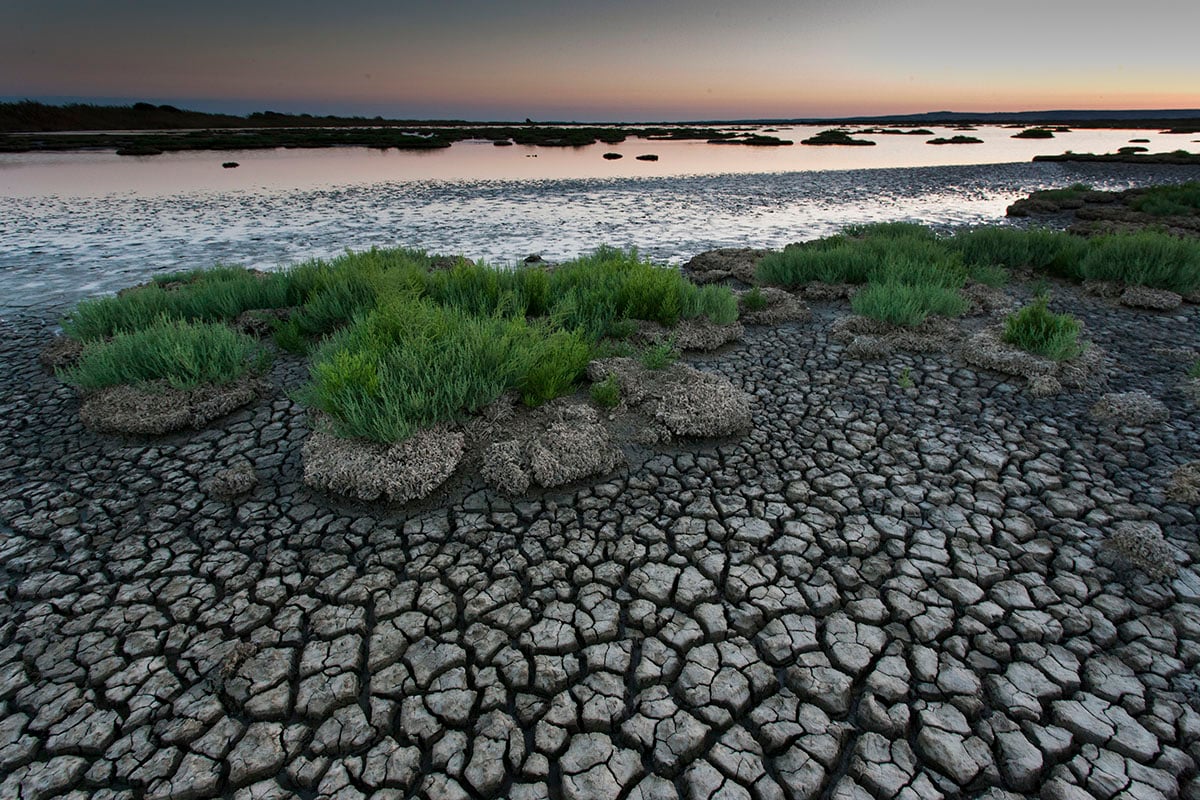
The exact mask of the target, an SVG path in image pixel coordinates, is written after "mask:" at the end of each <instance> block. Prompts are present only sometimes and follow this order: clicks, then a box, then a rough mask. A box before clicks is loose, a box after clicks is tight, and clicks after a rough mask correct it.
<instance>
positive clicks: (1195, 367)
mask: <svg viewBox="0 0 1200 800" xmlns="http://www.w3.org/2000/svg"><path fill="white" fill-rule="evenodd" d="M1188 377H1189V378H1200V361H1197V362H1196V363H1194V364H1192V365H1191V366H1190V367H1188Z"/></svg>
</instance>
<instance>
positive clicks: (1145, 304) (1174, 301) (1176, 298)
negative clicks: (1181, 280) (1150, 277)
mask: <svg viewBox="0 0 1200 800" xmlns="http://www.w3.org/2000/svg"><path fill="white" fill-rule="evenodd" d="M1121 305H1123V306H1128V307H1129V308H1144V309H1146V310H1148V311H1172V310H1174V309H1176V308H1179V306H1181V305H1183V297H1182V296H1181V295H1178V294H1175V292H1168V291H1167V290H1166V289H1151V288H1149V287H1146V286H1130V287H1129V288H1128V289H1126V290H1125V291H1124V292H1122V293H1121Z"/></svg>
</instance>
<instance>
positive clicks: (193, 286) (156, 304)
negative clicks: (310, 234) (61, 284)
mask: <svg viewBox="0 0 1200 800" xmlns="http://www.w3.org/2000/svg"><path fill="white" fill-rule="evenodd" d="M298 299H299V298H298V297H297V295H296V293H295V291H294V290H293V288H292V286H291V284H290V281H289V279H288V276H287V275H285V274H282V273H270V274H266V275H259V274H255V273H252V272H248V271H247V270H244V269H240V268H221V269H219V270H215V271H213V275H212V276H211V277H209V276H207V275H205V274H199V275H195V276H193V277H191V278H190V279H189V280H188V282H187V283H186V284H185V285H183V286H180V287H178V288H174V289H166V288H163V286H162V285H159V284H157V283H153V284H151V285H148V286H142V287H139V288H136V289H132V290H129V291H127V292H124V293H123V294H120V295H116V296H111V297H98V298H92V299H88V300H83V301H82V302H80V303H79V304H78V305H76V306H75V308H74V309H72V310H71V312H70V313H69V314H68V315H67V316H66V317H65V318H64V319H63V321H62V326H63V331H64V332H65V333H66V334H67V335H68V336H70V337H71V338H73V339H78V340H80V341H90V340H93V339H101V338H104V337H106V336H112V335H114V334H116V333H122V332H126V333H127V332H130V331H136V330H140V329H143V328H147V327H150V326H151V325H154V324H156V323H157V321H158V320H160V319H162V318H164V317H165V318H168V319H178V320H190V321H200V322H218V321H223V320H231V319H233V318H234V317H236V316H237V315H238V314H240V313H242V312H243V311H248V310H250V309H252V308H283V307H285V306H289V305H294V304H295V303H296V301H297V300H298Z"/></svg>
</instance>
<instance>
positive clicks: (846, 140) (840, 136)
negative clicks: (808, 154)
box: [800, 128, 875, 147]
mask: <svg viewBox="0 0 1200 800" xmlns="http://www.w3.org/2000/svg"><path fill="white" fill-rule="evenodd" d="M800 144H812V145H839V144H840V145H850V146H855V147H864V146H869V145H873V144H875V142H872V141H871V140H869V139H855V138H854V137H853V136H851V135H850V133H849V131H845V130H842V129H841V128H831V129H830V130H827V131H821V132H820V133H818V134H815V135H813V136H810V137H809V138H807V139H801V140H800Z"/></svg>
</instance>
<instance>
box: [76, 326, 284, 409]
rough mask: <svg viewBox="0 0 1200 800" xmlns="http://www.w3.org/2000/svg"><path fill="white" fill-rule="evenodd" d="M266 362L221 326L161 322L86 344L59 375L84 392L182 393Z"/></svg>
mask: <svg viewBox="0 0 1200 800" xmlns="http://www.w3.org/2000/svg"><path fill="white" fill-rule="evenodd" d="M268 360H269V356H268V354H267V353H266V351H265V350H263V349H262V347H261V346H260V345H259V344H258V342H256V341H255V340H254V339H252V338H251V337H249V336H246V335H245V334H242V333H238V332H237V331H234V330H233V329H232V328H229V327H228V326H226V325H221V324H215V323H207V322H185V321H181V320H171V319H166V318H160V319H158V320H156V321H155V322H154V323H152V324H150V325H148V326H147V327H145V328H142V329H140V330H136V331H128V332H123V333H118V334H117V335H116V336H114V337H113V338H112V339H111V340H109V341H93V342H89V343H87V344H86V345H84V348H83V353H82V354H81V355H80V357H79V360H78V362H77V363H76V364H75V365H74V366H73V367H69V368H67V369H63V370H60V371H59V372H58V375H59V377H60V378H61V379H62V380H64V381H66V382H67V383H71V384H74V385H76V386H78V387H79V388H80V389H81V390H83V391H85V392H87V391H94V390H97V389H103V388H106V387H109V386H116V385H118V384H131V385H145V384H149V383H153V382H155V381H166V382H167V383H168V384H169V385H170V386H172V387H173V388H175V389H184V390H186V389H194V388H196V387H197V386H200V385H202V384H210V383H211V384H225V383H230V382H232V381H235V380H237V379H238V378H240V377H242V376H243V375H245V374H246V373H247V372H249V371H251V370H254V371H261V370H262V369H263V368H264V367H265V366H266V364H267V361H268Z"/></svg>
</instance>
